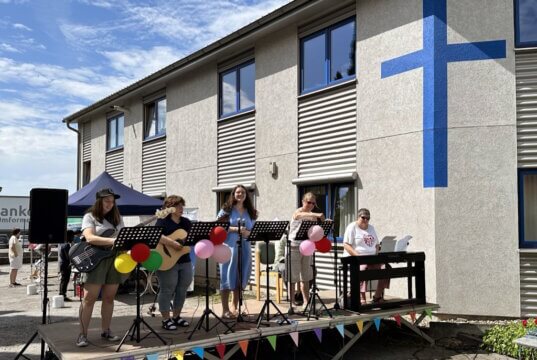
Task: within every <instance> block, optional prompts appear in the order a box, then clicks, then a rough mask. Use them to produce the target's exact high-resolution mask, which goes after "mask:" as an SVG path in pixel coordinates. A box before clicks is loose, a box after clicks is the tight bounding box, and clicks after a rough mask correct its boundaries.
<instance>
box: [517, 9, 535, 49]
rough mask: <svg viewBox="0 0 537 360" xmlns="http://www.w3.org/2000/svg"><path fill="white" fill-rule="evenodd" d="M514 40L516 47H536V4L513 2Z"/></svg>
mask: <svg viewBox="0 0 537 360" xmlns="http://www.w3.org/2000/svg"><path fill="white" fill-rule="evenodd" d="M515 40H516V46H517V47H532V46H537V2H536V1H535V0H515Z"/></svg>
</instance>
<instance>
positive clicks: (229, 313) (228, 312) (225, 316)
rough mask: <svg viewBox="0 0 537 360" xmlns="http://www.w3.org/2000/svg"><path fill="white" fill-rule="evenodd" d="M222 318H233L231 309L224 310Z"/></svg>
mask: <svg viewBox="0 0 537 360" xmlns="http://www.w3.org/2000/svg"><path fill="white" fill-rule="evenodd" d="M222 319H225V320H235V314H233V313H232V312H231V311H226V312H225V313H223V314H222Z"/></svg>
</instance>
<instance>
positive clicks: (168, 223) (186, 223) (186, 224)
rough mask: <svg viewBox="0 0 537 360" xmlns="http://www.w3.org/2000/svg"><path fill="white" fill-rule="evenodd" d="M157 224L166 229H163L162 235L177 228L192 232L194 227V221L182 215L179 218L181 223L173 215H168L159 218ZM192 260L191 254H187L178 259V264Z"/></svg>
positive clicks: (170, 232)
mask: <svg viewBox="0 0 537 360" xmlns="http://www.w3.org/2000/svg"><path fill="white" fill-rule="evenodd" d="M155 226H162V227H163V228H164V230H163V231H162V235H170V234H172V233H173V232H174V231H175V230H178V229H183V230H185V231H186V232H187V233H189V232H190V229H191V228H192V223H191V222H190V220H189V219H187V218H186V217H183V216H181V217H180V218H179V224H178V223H176V222H175V221H173V220H172V217H171V215H169V216H166V217H165V218H164V219H158V220H157V223H156V224H155ZM188 262H190V254H185V255H183V256H181V257H180V258H179V260H177V263H178V264H183V263H188Z"/></svg>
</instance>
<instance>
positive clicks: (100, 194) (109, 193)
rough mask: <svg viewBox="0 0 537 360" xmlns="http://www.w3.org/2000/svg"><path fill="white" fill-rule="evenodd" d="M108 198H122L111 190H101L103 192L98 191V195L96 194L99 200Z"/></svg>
mask: <svg viewBox="0 0 537 360" xmlns="http://www.w3.org/2000/svg"><path fill="white" fill-rule="evenodd" d="M107 196H113V197H114V199H119V198H120V197H121V196H119V195H117V194H116V193H114V190H112V189H110V188H105V189H101V190H99V191H97V193H96V194H95V198H97V199H99V198H104V197H107Z"/></svg>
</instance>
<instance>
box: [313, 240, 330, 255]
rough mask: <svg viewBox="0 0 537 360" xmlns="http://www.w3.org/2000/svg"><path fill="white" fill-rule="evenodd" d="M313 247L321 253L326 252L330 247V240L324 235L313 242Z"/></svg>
mask: <svg viewBox="0 0 537 360" xmlns="http://www.w3.org/2000/svg"><path fill="white" fill-rule="evenodd" d="M315 249H317V251H319V252H322V253H327V252H329V251H330V249H332V242H331V241H330V240H328V238H327V237H326V236H325V237H323V238H322V239H321V240H319V241H316V242H315Z"/></svg>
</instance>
